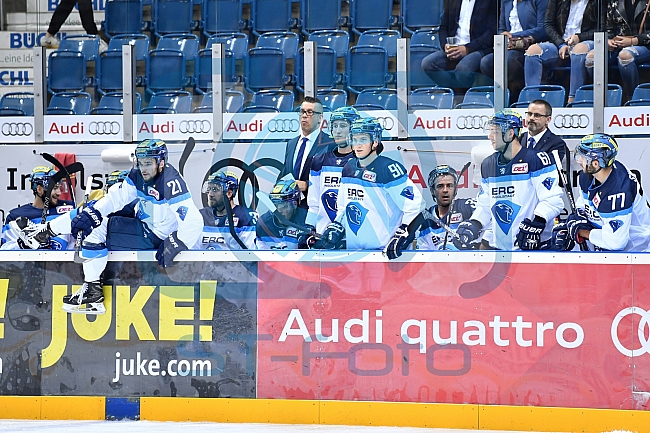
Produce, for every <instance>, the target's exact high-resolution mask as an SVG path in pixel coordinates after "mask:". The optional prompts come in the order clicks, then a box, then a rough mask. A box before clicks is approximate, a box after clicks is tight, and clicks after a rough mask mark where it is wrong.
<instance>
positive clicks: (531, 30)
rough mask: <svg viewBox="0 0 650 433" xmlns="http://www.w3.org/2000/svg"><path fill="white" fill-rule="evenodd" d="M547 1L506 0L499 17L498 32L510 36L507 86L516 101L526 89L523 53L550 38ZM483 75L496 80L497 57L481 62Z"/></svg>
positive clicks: (488, 56)
mask: <svg viewBox="0 0 650 433" xmlns="http://www.w3.org/2000/svg"><path fill="white" fill-rule="evenodd" d="M547 2H548V0H519V1H518V0H513V1H510V0H503V1H502V2H501V13H500V15H499V30H498V31H499V33H500V34H502V35H506V36H507V37H508V54H507V60H508V87H509V88H510V97H511V100H513V101H516V100H517V98H518V97H519V92H521V89H522V88H523V86H524V52H525V51H526V49H527V48H528V47H529V46H530V45H532V44H534V43H536V42H542V41H545V40H546V39H547V36H546V31H545V30H544V13H545V12H546V4H547ZM481 73H482V74H483V75H487V76H488V77H491V78H492V77H494V54H492V53H490V54H488V55H487V56H485V57H483V59H482V60H481Z"/></svg>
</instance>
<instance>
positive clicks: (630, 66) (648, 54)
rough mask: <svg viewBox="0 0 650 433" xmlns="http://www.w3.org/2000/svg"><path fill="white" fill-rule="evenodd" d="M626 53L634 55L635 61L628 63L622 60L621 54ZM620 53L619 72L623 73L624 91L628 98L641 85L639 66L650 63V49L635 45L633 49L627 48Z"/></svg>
mask: <svg viewBox="0 0 650 433" xmlns="http://www.w3.org/2000/svg"><path fill="white" fill-rule="evenodd" d="M624 51H627V52H628V53H630V54H632V57H634V60H632V61H630V62H626V61H623V60H621V57H620V54H621V53H623V52H624ZM621 53H619V58H618V70H619V72H620V73H621V81H623V91H624V92H625V96H626V97H628V98H631V97H632V94H633V93H634V89H635V88H636V86H638V85H639V68H638V65H640V64H641V63H646V62H648V61H650V49H648V48H647V47H644V46H638V45H634V46H632V47H625V48H623V49H622V50H621Z"/></svg>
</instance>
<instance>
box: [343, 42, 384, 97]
mask: <svg viewBox="0 0 650 433" xmlns="http://www.w3.org/2000/svg"><path fill="white" fill-rule="evenodd" d="M389 79H390V77H389V76H388V53H387V52H386V49H385V48H384V47H377V46H367V45H356V46H354V47H352V48H350V51H349V52H348V57H347V61H346V80H345V81H346V83H347V88H348V89H349V90H350V91H352V92H354V93H359V92H361V91H362V90H364V89H368V88H375V89H377V88H383V87H386V85H387V84H388V81H389Z"/></svg>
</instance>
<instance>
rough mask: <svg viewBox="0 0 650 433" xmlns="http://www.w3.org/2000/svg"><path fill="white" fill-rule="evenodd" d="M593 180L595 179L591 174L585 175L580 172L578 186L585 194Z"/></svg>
mask: <svg viewBox="0 0 650 433" xmlns="http://www.w3.org/2000/svg"><path fill="white" fill-rule="evenodd" d="M593 180H594V177H593V176H592V175H591V174H587V173H585V172H584V171H583V170H580V173H578V186H579V187H580V190H581V191H583V192H585V193H586V192H587V191H588V190H589V186H590V185H591V182H592V181H593Z"/></svg>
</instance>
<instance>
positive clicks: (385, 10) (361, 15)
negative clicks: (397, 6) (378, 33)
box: [350, 0, 394, 34]
mask: <svg viewBox="0 0 650 433" xmlns="http://www.w3.org/2000/svg"><path fill="white" fill-rule="evenodd" d="M392 13H393V0H354V1H352V2H350V20H351V21H352V31H353V32H355V33H358V34H361V33H363V32H364V31H366V30H372V29H389V28H390V26H391V25H392V24H393V23H394V20H393V16H392Z"/></svg>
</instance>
